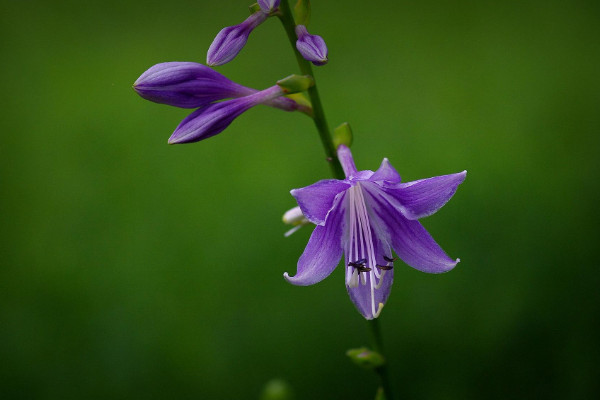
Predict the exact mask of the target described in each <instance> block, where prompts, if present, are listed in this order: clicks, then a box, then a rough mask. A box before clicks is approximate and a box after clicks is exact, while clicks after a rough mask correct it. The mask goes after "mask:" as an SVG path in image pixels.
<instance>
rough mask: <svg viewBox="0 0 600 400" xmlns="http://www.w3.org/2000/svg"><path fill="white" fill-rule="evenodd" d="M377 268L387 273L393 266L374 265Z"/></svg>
mask: <svg viewBox="0 0 600 400" xmlns="http://www.w3.org/2000/svg"><path fill="white" fill-rule="evenodd" d="M376 267H377V268H379V269H382V270H384V271H389V270H390V269H393V268H394V266H393V265H379V264H377V265H376Z"/></svg>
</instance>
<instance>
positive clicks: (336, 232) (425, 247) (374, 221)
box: [284, 145, 467, 319]
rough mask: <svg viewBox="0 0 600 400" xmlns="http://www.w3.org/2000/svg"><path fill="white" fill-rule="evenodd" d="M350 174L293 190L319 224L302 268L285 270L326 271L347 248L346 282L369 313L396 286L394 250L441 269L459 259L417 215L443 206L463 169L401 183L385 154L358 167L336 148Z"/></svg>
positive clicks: (425, 267)
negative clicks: (368, 166) (374, 163)
mask: <svg viewBox="0 0 600 400" xmlns="http://www.w3.org/2000/svg"><path fill="white" fill-rule="evenodd" d="M338 157H339V159H340V162H341V164H342V167H343V168H344V173H345V174H346V179H344V180H336V179H327V180H322V181H319V182H317V183H315V184H313V185H311V186H307V187H305V188H301V189H294V190H292V191H291V193H292V196H294V197H295V198H296V201H297V202H298V205H299V206H300V208H301V210H302V213H303V214H304V216H305V217H306V218H307V219H308V220H309V221H311V222H312V223H314V224H316V225H317V226H316V227H315V230H314V231H313V233H312V235H311V237H310V240H309V241H308V245H307V246H306V249H305V250H304V253H303V254H302V256H301V257H300V259H299V260H298V271H297V273H296V275H295V276H293V277H290V276H289V275H288V273H287V272H286V273H285V274H284V277H285V278H286V279H287V280H288V281H289V282H290V283H293V284H294V285H301V286H306V285H312V284H314V283H317V282H319V281H321V280H323V279H325V278H326V277H327V276H329V274H331V272H332V271H333V270H334V269H335V267H336V266H337V264H338V262H339V260H340V258H341V256H342V252H343V253H344V255H345V267H344V268H345V271H346V288H347V290H348V294H349V295H350V298H351V299H352V301H353V302H354V304H355V306H356V308H357V309H358V311H359V312H360V313H361V314H362V315H363V316H364V317H365V318H366V319H373V318H377V317H378V316H379V313H380V312H381V309H382V307H383V305H384V304H385V302H386V300H387V297H388V295H389V293H390V289H391V286H392V281H393V275H394V269H393V263H394V260H395V258H393V256H392V249H393V250H394V251H395V252H396V254H397V255H398V256H399V257H400V259H402V261H404V262H405V263H406V264H408V265H409V266H411V267H413V268H415V269H418V270H419V271H422V272H427V273H441V272H446V271H449V270H451V269H452V268H454V266H455V265H456V264H457V263H458V262H459V261H460V260H459V259H456V260H453V259H451V258H449V257H448V256H447V255H446V253H445V252H444V251H443V250H442V249H441V248H440V247H439V246H438V244H437V243H436V242H435V241H434V240H433V238H432V237H431V236H430V235H429V233H428V232H427V231H426V230H425V228H423V226H422V225H421V224H420V223H419V221H417V220H418V219H420V218H423V217H426V216H428V215H431V214H433V213H435V212H436V211H437V210H439V209H440V208H441V207H442V206H443V205H444V204H446V202H447V201H448V200H450V198H451V197H452V196H453V195H454V192H455V191H456V188H457V187H458V185H459V184H460V183H462V182H463V180H464V179H465V176H466V174H467V172H466V171H463V172H460V173H458V174H452V175H443V176H436V177H433V178H429V179H422V180H418V181H414V182H408V183H400V175H398V173H397V172H396V170H395V169H394V167H392V165H391V164H390V163H389V162H388V160H387V159H386V158H384V159H383V162H382V163H381V166H380V167H379V169H378V170H377V171H376V172H373V171H357V170H356V167H355V166H354V160H353V159H352V154H351V153H350V149H348V147H346V146H344V145H340V146H339V148H338Z"/></svg>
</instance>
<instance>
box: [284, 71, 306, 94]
mask: <svg viewBox="0 0 600 400" xmlns="http://www.w3.org/2000/svg"><path fill="white" fill-rule="evenodd" d="M314 84H315V80H314V79H313V77H312V76H310V75H290V76H288V77H287V78H283V79H280V80H278V81H277V85H278V86H279V87H280V88H281V89H282V90H283V92H284V93H285V94H291V93H298V92H304V91H305V90H308V88H309V87H311V86H313V85H314Z"/></svg>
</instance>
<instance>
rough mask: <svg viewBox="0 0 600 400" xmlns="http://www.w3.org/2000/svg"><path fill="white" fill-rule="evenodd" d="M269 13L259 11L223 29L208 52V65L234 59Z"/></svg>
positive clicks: (220, 63)
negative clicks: (239, 22) (237, 23)
mask: <svg viewBox="0 0 600 400" xmlns="http://www.w3.org/2000/svg"><path fill="white" fill-rule="evenodd" d="M267 17H268V14H266V13H264V12H263V11H257V12H255V13H254V14H252V15H250V16H249V17H248V18H247V19H246V20H245V21H244V22H242V23H241V24H239V25H234V26H228V27H226V28H223V29H221V31H220V32H219V33H218V34H217V36H216V37H215V39H214V40H213V42H212V44H211V45H210V47H209V48H208V52H207V53H206V63H207V64H208V65H211V66H212V65H223V64H226V63H228V62H229V61H231V60H233V59H234V58H235V56H237V55H238V53H239V52H240V51H241V50H242V49H243V48H244V46H245V45H246V42H247V41H248V37H249V36H250V33H252V30H254V28H256V27H257V26H258V25H260V24H262V23H263V22H265V20H266V19H267Z"/></svg>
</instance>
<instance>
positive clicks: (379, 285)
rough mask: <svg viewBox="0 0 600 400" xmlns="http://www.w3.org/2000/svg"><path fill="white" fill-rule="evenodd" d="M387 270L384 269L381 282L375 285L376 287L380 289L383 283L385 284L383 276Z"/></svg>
mask: <svg viewBox="0 0 600 400" xmlns="http://www.w3.org/2000/svg"><path fill="white" fill-rule="evenodd" d="M386 272H387V271H386V270H385V269H384V270H383V271H381V278H380V279H379V283H378V284H377V285H375V289H379V288H380V287H381V285H382V284H383V277H384V276H385V273H386Z"/></svg>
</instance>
